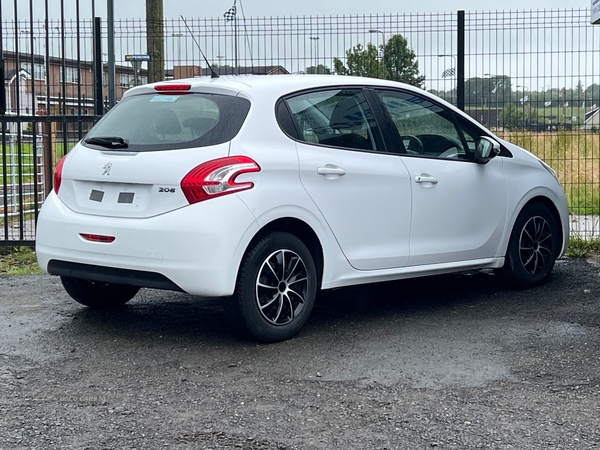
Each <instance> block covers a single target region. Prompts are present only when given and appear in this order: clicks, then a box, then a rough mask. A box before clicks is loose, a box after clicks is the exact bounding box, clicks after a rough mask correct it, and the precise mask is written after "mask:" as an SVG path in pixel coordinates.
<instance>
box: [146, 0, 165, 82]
mask: <svg viewBox="0 0 600 450" xmlns="http://www.w3.org/2000/svg"><path fill="white" fill-rule="evenodd" d="M146 40H147V41H146V42H147V44H146V48H147V51H148V55H150V61H148V82H150V83H154V82H156V81H163V80H164V79H165V54H164V48H165V43H164V35H163V0H146Z"/></svg>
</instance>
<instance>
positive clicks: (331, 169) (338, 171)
mask: <svg viewBox="0 0 600 450" xmlns="http://www.w3.org/2000/svg"><path fill="white" fill-rule="evenodd" d="M317 173H318V174H319V175H325V176H326V177H327V176H328V175H334V176H335V175H337V176H338V177H341V176H343V175H346V171H345V170H344V169H342V168H341V167H338V166H334V165H333V164H327V165H325V167H319V168H318V169H317ZM328 178H329V177H328Z"/></svg>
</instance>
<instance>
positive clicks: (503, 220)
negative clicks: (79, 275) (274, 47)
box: [36, 76, 568, 297]
mask: <svg viewBox="0 0 600 450" xmlns="http://www.w3.org/2000/svg"><path fill="white" fill-rule="evenodd" d="M185 81H186V82H189V83H190V84H191V86H192V88H191V90H192V92H211V93H219V94H227V95H233V96H240V97H243V98H247V99H249V100H250V101H251V108H250V112H249V114H248V117H247V119H246V121H245V122H244V124H243V125H242V128H241V130H240V132H239V133H238V134H237V135H236V136H235V137H234V138H233V139H232V140H231V141H230V142H229V143H227V144H221V145H218V146H215V147H214V148H209V149H208V150H207V149H202V151H199V152H196V149H187V150H177V151H173V152H148V153H140V154H137V155H135V156H131V155H127V154H122V153H120V152H111V151H105V152H101V151H98V150H92V149H89V148H87V147H85V146H84V145H82V144H81V143H80V144H78V145H77V146H76V147H75V148H74V149H73V150H72V152H71V154H70V155H69V156H68V157H67V158H66V160H65V164H64V168H63V183H64V185H63V186H62V187H61V190H60V192H59V195H55V194H54V193H53V194H51V195H50V196H49V198H48V199H47V200H46V202H45V203H44V205H43V207H42V211H41V214H40V217H39V222H38V234H37V242H36V251H37V254H38V258H39V262H40V266H41V267H42V269H43V270H45V271H47V270H48V262H49V261H50V260H52V259H54V260H63V261H70V262H75V263H82V264H90V265H97V266H103V267H115V268H122V269H131V270H142V271H150V272H156V273H159V274H161V275H164V276H165V277H167V278H168V279H169V280H172V281H173V282H174V283H175V284H176V285H177V286H179V287H180V288H181V289H182V290H184V291H186V292H189V293H191V294H195V295H204V296H215V297H219V296H229V295H231V294H232V293H233V292H234V289H235V284H236V279H237V274H238V270H239V266H240V262H241V261H242V258H243V256H244V253H245V251H246V249H247V248H248V246H249V245H250V243H251V242H252V240H253V239H254V238H255V237H256V235H257V234H258V233H259V232H260V230H261V229H262V228H263V227H266V226H269V224H271V223H272V222H274V221H277V220H280V219H295V220H299V221H302V222H304V223H305V224H306V225H307V226H308V227H309V228H310V229H311V230H312V231H313V232H314V233H315V235H316V236H317V238H318V240H319V244H320V247H321V250H322V256H323V272H322V277H321V287H322V288H323V289H329V288H334V287H338V286H346V285H351V284H359V283H366V282H375V281H385V280H391V279H399V278H407V277H412V276H424V275H431V274H438V273H447V272H453V271H461V270H466V269H474V268H485V267H495V268H497V267H501V266H502V265H503V263H504V255H505V253H506V248H507V243H508V239H509V235H510V232H511V230H512V225H513V224H514V222H515V220H516V217H517V215H518V213H519V211H520V210H521V208H522V207H523V206H524V205H525V204H526V203H527V202H528V201H529V200H531V199H532V198H534V197H536V196H543V197H544V198H546V199H548V201H549V202H551V203H552V204H553V205H554V206H555V208H556V210H557V211H558V213H559V216H560V223H561V226H562V230H561V233H562V238H563V239H562V241H563V245H562V250H561V254H562V253H563V252H564V251H565V249H566V244H567V241H568V222H567V217H568V211H567V204H566V199H565V197H564V193H563V191H562V188H561V187H560V186H559V184H558V182H557V181H556V180H555V179H554V178H553V177H552V175H551V174H550V173H549V172H548V171H546V170H545V169H544V168H543V167H542V166H541V164H540V163H539V161H537V158H535V157H534V156H533V155H530V154H529V153H528V152H526V151H525V150H523V149H520V148H518V147H516V146H514V145H511V144H508V143H506V142H502V143H503V145H505V146H506V147H507V148H508V149H509V150H510V151H511V152H512V154H513V157H512V158H505V157H497V158H496V159H494V160H492V161H490V163H488V164H486V165H478V164H475V163H465V162H457V161H439V160H424V159H418V158H415V157H408V156H397V155H394V156H389V157H385V158H384V159H385V160H387V162H386V163H385V164H384V165H383V166H382V165H381V163H380V162H379V160H378V161H377V162H371V160H370V157H369V156H370V155H371V153H368V152H365V153H362V152H352V151H337V150H335V149H327V151H325V150H324V149H323V148H322V147H318V146H310V145H307V144H304V143H298V142H295V141H294V140H292V139H290V138H289V137H288V136H286V135H285V134H284V133H283V132H282V130H281V129H280V127H279V126H278V124H277V122H276V117H275V103H276V101H277V100H278V99H279V98H280V97H282V96H284V95H287V94H289V93H292V92H298V91H302V90H307V89H313V88H317V87H326V86H330V85H337V86H360V85H368V84H373V85H378V86H386V87H390V88H401V89H403V90H405V91H409V92H414V93H415V94H416V95H422V96H424V97H427V98H428V99H431V100H433V101H435V102H437V103H438V104H441V105H443V106H444V107H445V108H448V109H450V110H451V111H453V112H454V113H455V114H457V115H459V116H462V117H465V118H466V120H469V121H471V119H470V118H468V117H467V116H466V115H464V114H463V113H462V112H460V111H458V110H456V109H455V108H454V107H452V106H451V105H449V104H447V103H445V102H443V101H441V100H439V99H437V98H435V97H433V96H431V95H429V94H427V93H426V92H424V91H422V90H419V89H417V88H414V87H410V86H406V85H400V84H398V83H394V82H389V81H383V80H368V79H364V78H352V77H338V76H336V77H333V76H278V77H243V76H241V77H234V78H226V77H222V78H219V79H204V78H201V79H190V80H185ZM181 82H182V80H177V81H176V82H173V83H181ZM163 84H164V83H163ZM144 93H154V86H153V85H148V86H142V87H138V88H134V89H131V90H130V91H128V92H127V93H126V97H130V96H134V95H137V94H144ZM489 135H490V136H491V133H490V134H489ZM163 153H164V154H163ZM336 153H345V154H344V155H340V156H339V157H336V156H335V154H336ZM226 155H246V156H249V157H251V158H253V159H254V160H255V161H257V162H258V164H259V165H260V167H261V171H260V172H256V173H248V174H244V175H242V176H240V177H239V181H251V182H253V183H254V188H253V189H250V190H246V191H243V192H239V193H236V194H230V195H225V196H223V197H219V198H215V199H210V200H206V201H203V202H201V203H197V204H194V205H187V204H186V202H185V201H184V200H185V197H183V196H182V194H181V192H179V191H178V190H177V189H178V186H179V182H180V181H181V179H182V177H183V176H184V175H185V174H186V173H187V172H188V171H189V170H191V169H192V168H193V167H194V166H195V165H197V164H200V163H202V162H203V161H206V160H207V159H211V158H216V157H221V156H226ZM378 156H381V155H378ZM107 163H111V164H112V169H111V175H110V176H111V177H112V178H110V180H111V182H113V183H115V182H117V183H122V184H123V185H127V186H129V187H131V186H133V185H148V186H151V187H150V188H149V192H148V193H147V194H144V195H147V198H145V199H141V200H140V202H139V203H132V204H131V205H130V206H131V208H126V207H123V208H121V207H120V206H119V207H115V208H113V209H107V210H104V211H101V210H99V209H94V207H95V206H96V205H90V204H89V203H88V202H86V200H85V199H86V197H87V196H88V191H89V190H90V189H92V188H93V187H94V186H96V187H98V188H100V189H102V187H103V186H104V188H106V189H107V190H109V191H110V189H111V188H113V187H114V186H113V185H111V184H107V179H108V178H109V177H108V176H106V175H102V172H103V167H105V165H106V164H107ZM444 163H445V164H444ZM328 165H330V166H332V167H339V168H341V169H344V171H345V172H346V174H345V175H338V176H336V175H335V174H334V175H332V176H330V177H329V178H328V177H326V176H323V175H320V174H318V173H317V169H318V168H319V167H327V166H328ZM442 166H445V167H442ZM377 170H381V172H380V174H379V176H377V174H376V171H377ZM422 175H431V176H433V177H435V178H436V179H437V180H438V184H437V185H434V186H428V185H427V184H426V183H425V184H424V183H420V184H416V183H415V177H416V176H422ZM97 183H100V184H97ZM102 183H104V184H102ZM163 185H164V186H165V187H174V188H175V189H176V190H177V191H176V192H174V193H173V195H172V196H169V194H166V195H165V196H163V197H161V196H158V192H157V191H156V188H157V187H158V186H163ZM127 186H126V187H127ZM121 187H122V186H119V189H117V190H120V188H121ZM504 194H506V195H504ZM421 202H427V205H425V206H424V205H420V204H419V203H421ZM84 232H85V233H95V234H98V235H111V236H113V235H114V236H116V240H115V241H114V242H113V243H112V244H105V243H96V242H88V241H85V240H83V239H81V237H80V236H79V233H84Z"/></svg>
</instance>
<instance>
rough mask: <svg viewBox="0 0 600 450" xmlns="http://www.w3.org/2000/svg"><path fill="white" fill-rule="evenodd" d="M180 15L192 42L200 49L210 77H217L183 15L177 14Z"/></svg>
mask: <svg viewBox="0 0 600 450" xmlns="http://www.w3.org/2000/svg"><path fill="white" fill-rule="evenodd" d="M179 17H181V20H183V23H184V24H185V27H186V28H187V30H188V33H190V36H191V37H192V39H193V40H194V42H195V43H196V47H198V50H200V54H201V55H202V57H203V58H204V62H206V65H207V66H208V68H209V69H210V77H211V78H219V74H218V73H217V72H215V70H214V69H213V68H212V66H211V65H210V63H209V62H208V59H206V56H205V55H204V52H203V51H202V48H201V47H200V44H198V41H197V40H196V38H195V37H194V34H193V33H192V30H190V27H188V24H187V22H186V21H185V18H184V17H183V15H181V16H179Z"/></svg>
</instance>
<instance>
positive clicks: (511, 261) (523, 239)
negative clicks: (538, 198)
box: [500, 203, 561, 288]
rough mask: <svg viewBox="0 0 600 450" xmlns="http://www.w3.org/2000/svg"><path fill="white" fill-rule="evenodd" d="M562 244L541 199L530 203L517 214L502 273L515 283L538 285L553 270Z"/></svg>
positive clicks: (548, 211)
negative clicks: (538, 201) (539, 201)
mask: <svg viewBox="0 0 600 450" xmlns="http://www.w3.org/2000/svg"><path fill="white" fill-rule="evenodd" d="M560 246H561V242H560V236H559V231H558V225H557V224H556V220H555V218H554V216H553V215H552V213H551V212H550V210H549V209H548V208H547V207H546V206H544V205H543V204H541V203H534V204H532V205H528V206H526V207H525V208H524V209H523V211H521V213H520V214H519V217H517V221H516V222H515V226H514V228H513V230H512V233H511V236H510V241H509V243H508V249H507V251H506V259H505V261H504V267H503V268H502V269H500V274H501V275H502V276H503V277H504V278H505V279H506V280H507V281H508V282H509V283H510V284H512V285H513V286H516V287H520V288H528V287H532V286H536V285H538V284H540V283H542V282H543V281H544V280H545V279H546V278H547V277H548V275H549V274H550V272H551V271H552V268H553V267H554V262H555V261H556V258H557V257H558V253H559V251H560Z"/></svg>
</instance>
